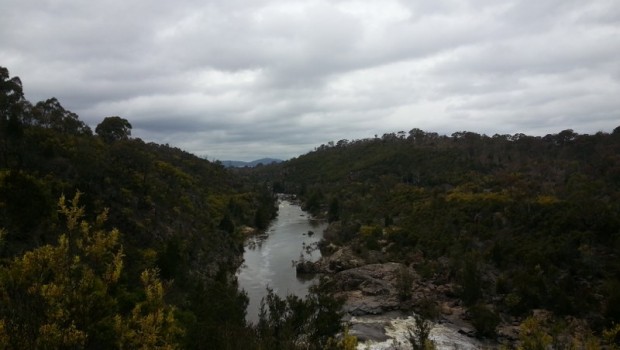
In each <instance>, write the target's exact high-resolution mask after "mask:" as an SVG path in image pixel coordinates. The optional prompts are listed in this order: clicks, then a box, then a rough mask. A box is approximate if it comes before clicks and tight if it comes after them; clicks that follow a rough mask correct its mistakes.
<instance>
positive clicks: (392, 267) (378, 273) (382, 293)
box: [334, 263, 415, 316]
mask: <svg viewBox="0 0 620 350" xmlns="http://www.w3.org/2000/svg"><path fill="white" fill-rule="evenodd" d="M403 269H409V268H408V267H406V266H405V265H403V264H398V263H385V264H370V265H364V266H360V267H355V268H351V269H348V270H344V271H341V272H338V273H336V274H335V276H334V280H335V281H336V288H337V289H338V290H339V293H338V294H339V295H341V296H343V297H344V298H345V300H346V301H345V305H344V310H345V311H346V312H347V313H349V314H351V315H354V316H360V315H369V314H371V315H377V314H381V313H384V312H387V311H391V310H398V309H401V307H402V306H403V303H402V302H401V300H400V298H399V292H398V287H399V286H398V283H399V278H400V277H399V276H401V275H402V271H403ZM409 273H411V274H412V275H414V274H415V273H414V272H413V271H411V270H410V271H409ZM414 278H415V275H414Z"/></svg>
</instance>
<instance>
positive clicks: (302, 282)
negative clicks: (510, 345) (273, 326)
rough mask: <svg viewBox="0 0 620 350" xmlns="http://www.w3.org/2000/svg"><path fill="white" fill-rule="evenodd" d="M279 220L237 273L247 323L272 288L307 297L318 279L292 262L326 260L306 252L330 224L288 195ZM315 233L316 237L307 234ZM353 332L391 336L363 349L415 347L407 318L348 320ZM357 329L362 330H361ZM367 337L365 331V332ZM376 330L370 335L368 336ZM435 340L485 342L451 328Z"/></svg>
mask: <svg viewBox="0 0 620 350" xmlns="http://www.w3.org/2000/svg"><path fill="white" fill-rule="evenodd" d="M278 206H279V210H278V217H277V218H276V219H275V220H274V221H273V222H272V223H271V225H270V226H269V228H268V229H267V231H266V232H265V233H264V234H261V235H256V236H252V237H250V238H248V240H247V241H246V243H245V252H244V254H243V259H244V263H243V265H242V266H241V267H240V268H239V270H238V271H237V279H238V281H239V288H240V289H243V290H245V291H246V292H247V293H248V297H249V299H250V300H249V305H248V309H247V316H246V319H247V320H248V321H249V322H252V323H256V322H257V321H258V312H259V308H260V302H261V299H262V298H263V297H265V296H266V295H267V287H269V288H271V289H273V291H274V292H275V293H276V294H277V295H279V296H280V297H285V296H286V295H288V294H295V295H297V296H299V297H304V296H306V295H307V294H308V288H309V287H310V286H311V285H312V283H313V282H314V281H315V279H314V278H306V279H303V278H298V277H297V274H296V272H295V267H294V266H293V263H292V262H293V260H299V258H300V254H302V253H303V254H304V259H306V260H311V261H316V260H318V259H319V258H320V257H321V253H320V252H319V250H318V249H314V250H311V249H310V250H306V247H309V246H310V247H312V246H313V245H315V244H316V243H317V242H318V241H320V240H321V238H323V230H325V228H326V227H327V224H326V223H324V222H320V221H317V220H313V219H312V218H311V217H310V215H309V214H307V213H305V212H304V211H303V210H301V207H300V206H299V205H298V204H296V203H295V202H294V201H291V200H289V199H287V198H286V197H280V199H279V200H278ZM308 231H312V232H313V234H312V235H308ZM349 323H350V325H351V327H352V329H355V328H357V327H359V326H362V328H366V329H369V328H371V329H375V330H378V331H379V332H380V333H382V334H385V336H387V339H386V340H383V341H381V340H379V341H372V340H369V341H366V342H363V343H360V344H359V346H358V349H360V350H361V349H370V350H387V349H410V347H408V345H407V341H406V337H407V334H408V329H411V327H412V326H413V325H414V321H413V318H412V317H410V316H405V315H402V314H400V315H377V316H361V317H352V318H351V319H350V320H349ZM356 325H357V327H356ZM362 333H366V332H362ZM371 333H376V332H375V331H367V334H365V335H366V336H369V335H370V334H371ZM430 338H431V339H432V340H434V341H435V344H436V345H437V349H460V350H470V349H480V348H483V346H482V344H481V343H479V342H478V341H476V340H475V339H472V338H469V337H467V336H464V335H462V334H460V333H458V332H457V329H456V328H455V327H452V326H450V325H443V324H435V325H434V326H433V329H432V330H431V334H430Z"/></svg>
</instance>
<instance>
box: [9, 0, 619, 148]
mask: <svg viewBox="0 0 620 350" xmlns="http://www.w3.org/2000/svg"><path fill="white" fill-rule="evenodd" d="M0 66H5V67H7V68H8V69H9V72H10V74H11V76H19V77H20V78H21V79H22V82H23V84H24V88H25V93H26V98H28V99H29V100H30V101H31V102H33V103H35V102H37V101H40V100H44V99H47V98H50V97H57V98H58V99H59V101H60V102H61V104H62V105H63V106H64V107H65V109H67V110H70V111H72V112H75V113H77V114H78V115H79V116H80V118H81V119H82V120H84V121H85V122H87V123H88V124H89V125H91V127H93V129H94V127H95V126H96V125H97V124H98V123H99V122H100V121H101V120H102V119H103V118H104V117H106V116H112V115H119V116H121V117H123V118H126V119H128V120H129V121H130V122H131V123H132V125H133V136H136V137H140V138H142V139H143V140H145V141H153V142H158V143H168V144H170V145H172V146H176V147H179V148H182V149H184V150H187V151H190V152H192V153H195V154H197V155H201V156H207V157H208V158H209V159H220V160H224V159H238V160H252V159H256V158H261V157H263V156H269V157H276V158H283V159H287V158H290V157H294V156H297V155H300V154H303V153H306V152H308V151H310V150H312V149H313V148H314V147H316V146H318V145H320V144H322V143H327V142H328V141H330V140H334V141H338V140H340V139H358V138H367V137H374V135H375V134H378V135H379V136H380V135H382V134H383V133H385V132H397V131H401V130H403V131H409V130H411V129H412V128H420V129H423V130H425V131H434V132H438V133H440V134H448V135H449V134H451V133H453V132H455V131H463V130H467V131H474V132H478V133H485V134H488V135H493V134H495V133H500V134H505V133H508V134H514V133H518V132H523V133H526V134H534V135H545V134H548V133H557V132H559V131H561V130H564V129H569V128H570V129H574V130H575V131H576V132H578V133H595V132H597V131H606V132H610V131H611V130H613V128H614V127H616V126H618V125H620V1H618V0H587V1H583V0H579V1H572V0H522V1H514V0H512V1H511V0H507V1H496V0H469V1H467V0H462V1H458V0H452V1H437V0H415V1H413V0H411V1H396V0H394V1H390V0H382V1H370V0H369V1H314V0H306V1H291V0H274V1H266V0H265V1H263V0H215V1H208V0H207V1H205V0H200V1H197V0H196V1H192V0H176V1H154V0H107V1H83V0H36V1H35V0H0Z"/></svg>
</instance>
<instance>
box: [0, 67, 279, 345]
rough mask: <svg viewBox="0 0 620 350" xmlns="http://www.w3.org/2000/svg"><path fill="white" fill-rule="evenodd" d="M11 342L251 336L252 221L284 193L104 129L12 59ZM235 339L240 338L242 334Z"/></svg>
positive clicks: (2, 203) (0, 196)
mask: <svg viewBox="0 0 620 350" xmlns="http://www.w3.org/2000/svg"><path fill="white" fill-rule="evenodd" d="M0 123H1V124H0V133H1V134H0V139H1V143H0V228H1V231H0V232H1V233H2V235H1V241H0V258H1V260H0V348H2V349H4V348H7V349H35V348H49V349H52V348H54V349H55V348H100V349H103V348H105V349H111V348H138V347H140V348H148V349H155V348H179V347H181V348H219V347H223V345H222V344H229V345H230V346H234V343H235V342H238V340H239V339H240V338H242V337H241V336H240V335H246V334H250V335H251V331H252V329H251V328H248V327H247V326H246V323H245V319H244V316H245V305H246V303H247V300H246V298H245V296H244V295H243V294H240V293H239V292H238V291H237V286H236V282H235V281H234V279H233V278H232V277H233V275H234V273H235V270H236V268H237V267H238V265H239V264H240V262H241V261H240V259H241V253H242V251H243V245H242V243H243V236H242V233H241V230H240V228H241V227H242V226H248V227H253V228H256V227H262V228H264V227H265V226H266V225H267V224H268V223H269V221H270V220H271V218H272V217H273V215H274V214H275V208H274V199H273V196H272V195H271V193H270V192H268V191H267V190H266V189H264V188H263V187H260V186H253V185H249V184H247V183H242V182H240V180H239V179H238V178H237V177H235V176H234V175H233V174H231V173H230V172H228V171H227V170H226V169H224V168H223V167H222V166H221V165H219V164H214V163H211V162H208V161H206V160H203V159H200V158H198V157H196V156H194V155H191V154H188V153H186V152H183V151H181V150H179V149H175V148H171V147H168V146H162V145H157V144H153V143H145V142H143V141H142V140H140V139H136V138H131V124H130V122H129V121H127V120H125V119H123V118H120V117H109V118H105V119H104V120H103V121H102V122H101V123H100V124H99V125H98V126H97V128H96V130H95V131H96V134H93V132H92V130H91V128H90V127H89V126H87V125H86V124H84V123H83V122H82V121H81V120H80V119H79V117H78V116H77V115H76V114H74V113H72V112H70V111H68V110H65V109H64V108H63V107H62V105H61V104H60V102H59V101H58V100H57V99H55V98H51V99H48V100H46V101H41V102H37V103H36V104H32V103H30V102H29V101H27V100H26V99H25V98H24V95H23V90H22V84H21V81H20V80H19V78H17V77H12V78H11V77H10V75H9V72H8V70H7V69H5V68H0ZM231 344H232V345H231Z"/></svg>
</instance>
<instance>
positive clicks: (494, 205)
mask: <svg viewBox="0 0 620 350" xmlns="http://www.w3.org/2000/svg"><path fill="white" fill-rule="evenodd" d="M131 129H132V126H131V123H130V122H129V121H128V120H126V119H123V118H121V117H118V116H112V117H108V118H105V119H104V120H103V121H102V122H101V123H100V124H99V125H98V126H97V128H96V129H95V133H93V132H92V130H91V129H90V127H88V126H87V125H86V124H84V123H83V122H82V121H81V120H80V119H79V117H78V116H77V115H76V114H74V113H72V112H70V111H67V110H65V109H64V108H63V107H62V105H61V104H60V102H59V101H58V100H57V99H55V98H50V99H48V100H46V101H41V102H37V103H36V104H32V103H30V102H29V101H27V100H26V99H25V98H24V95H23V87H22V84H21V81H20V80H19V78H17V77H10V75H9V72H8V70H7V69H6V68H2V67H0V348H3V349H32V348H49V349H52V348H75V349H79V348H84V349H99V348H106V349H115V348H117V349H133V348H143V349H176V348H187V349H306V348H311V349H315V348H316V349H323V348H328V349H343V348H347V349H351V348H353V347H355V339H353V338H352V337H351V336H349V335H348V334H347V331H346V329H345V328H344V327H343V324H342V323H341V319H342V317H343V303H345V302H346V300H345V299H343V298H339V296H340V297H344V298H346V294H343V293H342V292H343V291H342V286H341V285H340V286H339V284H338V283H335V281H333V280H330V274H329V273H328V274H327V275H326V276H325V277H324V278H323V279H322V282H321V283H319V284H318V285H317V287H316V288H314V289H313V290H312V291H311V293H310V295H309V296H308V297H307V298H306V299H299V298H296V297H293V296H291V297H287V298H280V297H278V296H277V295H275V294H273V293H269V295H268V297H267V298H266V299H265V300H264V302H263V307H262V310H261V315H260V320H259V322H258V324H257V325H252V324H247V323H246V321H245V307H246V305H247V297H246V296H245V295H244V293H243V292H239V291H238V288H237V284H236V281H235V278H234V273H235V271H236V269H237V268H238V266H239V265H240V263H241V261H240V259H241V256H242V250H243V240H244V234H245V233H246V232H248V231H250V230H248V227H249V228H253V229H254V230H263V229H265V228H266V227H267V226H268V224H269V222H270V220H271V219H272V218H273V217H274V215H275V214H276V210H277V208H275V206H274V203H275V199H274V195H273V192H286V193H290V194H295V195H297V196H298V197H299V198H301V199H302V201H303V203H304V206H305V208H306V210H308V211H310V212H311V213H313V214H315V215H317V216H325V217H326V219H328V221H329V222H330V228H329V229H328V232H326V235H325V237H326V242H325V243H324V244H323V245H322V249H323V251H324V254H325V255H326V259H329V258H330V252H333V254H332V257H333V255H334V254H338V252H339V251H340V252H342V250H343V249H345V250H347V251H349V252H350V253H351V254H352V256H353V257H354V258H355V259H357V261H359V265H360V267H364V266H371V265H372V264H384V263H391V264H397V265H394V266H400V267H402V268H401V269H395V270H394V271H403V272H402V273H399V276H400V277H399V278H398V279H397V280H396V282H395V288H396V290H397V293H398V297H399V301H398V305H397V307H398V308H401V309H402V308H407V309H413V310H416V311H418V313H419V314H424V315H425V316H426V317H428V318H434V317H439V315H440V314H442V312H444V311H446V310H443V306H446V302H449V303H450V305H449V306H453V307H457V306H458V307H462V308H464V309H465V313H464V315H465V316H466V318H467V319H468V320H469V322H470V323H471V324H473V326H474V327H475V329H476V332H477V336H480V337H487V338H493V339H496V338H498V332H500V333H501V330H502V329H505V328H506V327H507V326H514V327H517V328H520V332H519V333H518V334H517V335H515V336H514V337H512V338H510V337H509V336H508V337H503V338H502V335H501V334H499V338H500V340H502V341H503V343H504V345H505V346H506V347H521V348H524V349H543V348H547V347H548V346H553V347H554V348H558V349H559V348H564V347H570V346H574V347H584V348H585V347H587V348H591V349H594V348H597V347H601V346H602V347H609V348H612V347H617V346H618V341H619V340H618V339H620V336H619V334H620V328H619V327H618V326H617V324H618V322H619V321H620V282H618V281H619V276H620V264H619V261H620V260H619V259H618V250H619V249H620V240H619V231H620V198H619V197H620V192H619V189H620V156H619V155H620V128H616V129H615V130H614V131H613V132H611V133H604V132H600V133H597V134H595V135H579V134H576V133H574V132H572V131H571V130H564V131H561V132H559V133H558V134H554V135H547V136H546V137H532V136H526V135H523V134H517V135H494V136H493V137H487V136H485V135H478V134H475V133H471V132H461V133H455V134H453V135H452V136H450V137H449V136H439V135H437V134H435V133H428V132H424V131H421V130H418V129H413V130H411V131H410V132H409V133H405V132H399V133H394V134H386V135H383V136H382V137H375V138H373V139H366V140H356V141H347V140H341V141H338V142H336V143H330V144H328V145H322V146H320V147H318V148H317V149H316V150H314V151H312V152H309V153H308V154H305V155H302V156H300V157H298V158H295V159H292V160H289V161H286V162H283V163H280V164H275V165H269V166H262V167H258V168H256V169H225V168H224V167H223V166H222V165H221V164H218V163H213V162H209V161H207V160H204V159H201V158H198V157H196V156H194V155H191V154H188V153H186V152H184V151H182V150H179V149H176V148H172V147H169V146H167V145H157V144H153V143H146V142H144V141H142V140H140V139H137V138H132V137H131ZM334 261H335V260H334ZM335 266H338V264H337V263H336V264H335ZM390 266H391V265H390ZM332 267H333V266H332ZM347 268H350V266H349V267H348V266H341V267H339V268H338V269H339V270H341V271H344V270H345V269H347ZM332 272H335V271H332ZM421 283H426V285H427V286H428V285H431V286H433V287H434V288H433V291H434V292H433V293H430V294H428V293H426V294H424V295H423V298H420V294H419V293H418V291H417V290H416V289H415V288H414V287H415V286H419V285H420V284H421ZM435 287H436V288H435ZM440 287H441V288H440ZM438 291H439V292H438ZM420 322H422V321H420ZM502 327H503V328H502ZM338 333H340V334H344V335H345V336H344V337H340V338H338V337H336V334H338ZM416 336H417V335H416V334H412V336H411V339H412V343H415V344H418V345H419V344H422V343H424V344H426V343H427V342H426V341H425V340H424V339H421V338H419V337H416ZM424 346H426V345H424ZM429 346H431V345H429Z"/></svg>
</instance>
